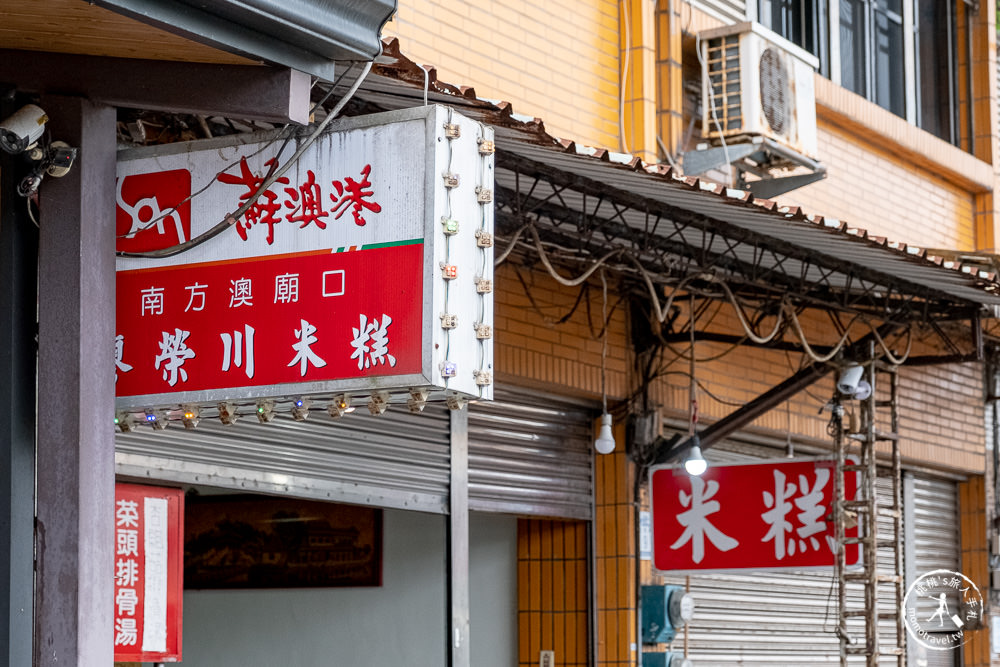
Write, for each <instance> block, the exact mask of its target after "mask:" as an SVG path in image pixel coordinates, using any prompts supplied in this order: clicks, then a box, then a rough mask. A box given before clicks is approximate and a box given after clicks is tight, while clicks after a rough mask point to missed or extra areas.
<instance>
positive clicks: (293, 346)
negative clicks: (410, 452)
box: [115, 107, 493, 410]
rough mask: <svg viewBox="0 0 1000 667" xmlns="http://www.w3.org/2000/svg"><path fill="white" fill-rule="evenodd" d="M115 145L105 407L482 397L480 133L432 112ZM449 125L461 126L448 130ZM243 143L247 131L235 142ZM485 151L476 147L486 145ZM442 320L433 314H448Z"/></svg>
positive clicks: (488, 208)
mask: <svg viewBox="0 0 1000 667" xmlns="http://www.w3.org/2000/svg"><path fill="white" fill-rule="evenodd" d="M332 127H333V128H334V129H333V131H330V132H328V133H326V134H324V135H323V136H321V137H320V138H319V139H317V141H316V142H315V144H313V145H312V146H311V147H310V148H309V149H308V150H306V151H305V152H304V153H303V154H302V155H301V156H299V157H298V158H295V159H294V161H293V154H294V153H295V152H296V149H297V148H298V146H299V145H300V143H301V142H302V141H303V139H302V138H301V137H300V138H299V139H297V140H293V141H291V142H289V143H288V145H287V146H284V149H283V150H282V146H283V139H282V138H276V137H275V136H269V137H268V138H266V140H264V139H263V138H262V137H261V136H260V135H245V136H239V137H229V138H225V139H219V140H209V141H199V142H191V143H187V144H171V145H167V146H160V147H151V148H142V149H135V150H130V151H124V152H123V154H122V156H121V157H120V159H119V164H118V181H117V187H118V193H117V197H118V213H117V215H118V233H119V246H118V249H119V250H120V251H129V252H136V251H143V250H150V249H156V248H163V247H170V246H174V245H176V244H178V243H181V242H184V241H187V240H190V239H192V238H196V237H198V236H199V235H200V234H202V233H203V232H205V231H206V230H208V229H210V228H211V227H213V226H214V225H216V224H217V223H219V222H220V221H223V220H226V219H227V217H230V216H231V215H232V213H233V212H234V211H236V210H237V208H239V207H240V206H241V205H242V204H244V203H245V202H247V201H248V199H249V197H250V196H251V194H252V193H253V192H254V191H255V190H256V189H257V188H258V187H259V186H260V184H261V183H262V182H263V180H264V178H265V176H266V175H267V173H268V171H269V170H270V169H271V168H272V167H276V166H285V165H286V164H289V163H291V167H290V169H289V170H288V171H287V172H286V173H284V174H283V175H282V176H281V177H280V178H278V180H277V181H276V182H275V183H274V184H273V185H272V186H271V187H269V188H268V189H267V190H266V191H265V192H264V193H263V195H262V196H261V197H260V198H259V199H257V200H256V202H255V203H254V204H253V205H252V206H251V207H250V209H249V210H248V211H247V212H246V213H245V214H244V215H243V216H241V217H240V218H239V219H238V220H233V219H232V218H230V220H231V225H230V227H229V228H228V229H226V230H225V231H224V232H223V233H222V234H220V235H219V236H217V237H215V238H212V239H210V240H208V241H207V242H205V243H203V244H201V245H197V246H195V247H193V248H192V249H190V250H187V251H185V252H183V253H181V254H179V255H176V256H173V257H168V258H160V259H148V258H119V261H118V284H117V289H118V296H117V305H118V317H117V331H116V334H117V337H116V344H115V359H116V369H115V371H116V387H117V395H118V407H119V408H133V409H139V410H143V409H150V408H155V407H166V408H173V407H177V406H179V405H183V404H198V403H211V402H214V401H222V400H231V399H243V398H259V397H298V396H305V395H316V394H322V393H334V392H352V391H354V392H370V391H374V390H380V391H382V390H404V391H405V390H409V389H411V388H426V389H427V390H428V391H431V392H437V393H438V394H439V395H443V394H445V393H460V394H462V395H465V396H474V397H477V398H491V397H492V370H493V369H492V359H493V344H492V343H493V341H492V326H493V308H492V306H493V299H492V278H493V248H492V232H493V211H492V188H493V172H492V169H493V156H492V131H491V130H490V129H489V128H486V127H484V126H482V125H480V124H479V123H476V122H473V121H471V120H469V119H467V118H464V117H462V116H460V115H459V114H457V113H454V112H452V111H450V110H448V109H445V108H443V107H424V108H420V109H409V110H404V111H398V112H391V113H386V114H376V115H372V116H366V117H362V118H357V119H345V120H342V121H338V122H337V123H335V124H334V125H333V126H332ZM456 128H457V129H456ZM248 137H249V138H248ZM483 147H489V148H483ZM446 316H447V317H446Z"/></svg>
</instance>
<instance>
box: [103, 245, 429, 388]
mask: <svg viewBox="0 0 1000 667" xmlns="http://www.w3.org/2000/svg"><path fill="white" fill-rule="evenodd" d="M422 262H423V244H422V243H419V242H417V243H412V244H402V245H392V246H389V247H378V248H365V249H361V250H354V251H345V252H334V253H331V252H330V251H328V250H327V251H320V252H314V253H300V254H295V255H277V256H271V257H266V258H255V259H254V260H253V261H228V262H216V263H205V264H199V265H182V266H167V267H160V268H155V269H137V270H132V271H119V272H118V298H117V302H118V334H117V343H116V364H117V366H116V389H117V394H118V396H135V395H141V394H161V393H166V392H170V391H201V390H209V389H224V388H229V387H264V386H270V385H278V384H286V383H293V382H308V381H322V380H336V379H343V378H359V377H365V376H370V375H379V376H392V375H407V374H414V373H419V372H420V370H421V368H420V363H421V340H422V338H421V336H422V331H421V307H422V304H423V285H422V284H421V279H420V276H421V266H422Z"/></svg>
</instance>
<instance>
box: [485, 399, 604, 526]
mask: <svg viewBox="0 0 1000 667" xmlns="http://www.w3.org/2000/svg"><path fill="white" fill-rule="evenodd" d="M594 416H595V411H594V410H592V409H589V408H587V407H586V406H581V405H579V404H574V403H571V402H568V401H564V400H560V399H556V398H553V397H550V396H547V395H543V394H539V393H532V392H529V391H527V390H518V389H513V388H506V389H502V388H499V387H498V388H497V390H496V392H495V394H494V400H493V401H492V402H488V401H483V402H481V403H473V404H470V405H469V508H470V509H472V510H478V511H484V512H505V513H510V514H520V515H535V516H549V517H557V518H563V519H584V520H589V519H591V518H592V517H593V454H592V443H593V437H594V436H593V422H594ZM619 444H621V443H619Z"/></svg>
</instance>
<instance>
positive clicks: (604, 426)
mask: <svg viewBox="0 0 1000 667" xmlns="http://www.w3.org/2000/svg"><path fill="white" fill-rule="evenodd" d="M594 449H595V450H597V453H598V454H610V453H611V452H613V451H615V436H614V434H613V433H612V432H611V415H609V414H608V413H607V412H605V413H604V414H602V415H601V430H600V431H598V433H597V440H595V441H594Z"/></svg>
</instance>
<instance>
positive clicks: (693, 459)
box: [684, 435, 708, 477]
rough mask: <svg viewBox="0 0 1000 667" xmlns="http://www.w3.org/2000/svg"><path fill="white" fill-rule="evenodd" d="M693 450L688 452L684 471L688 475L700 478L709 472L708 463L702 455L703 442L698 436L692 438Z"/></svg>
mask: <svg viewBox="0 0 1000 667" xmlns="http://www.w3.org/2000/svg"><path fill="white" fill-rule="evenodd" d="M691 442H692V443H693V444H692V445H691V449H690V450H688V455H687V458H685V459H684V470H686V471H687V474H689V475H694V476H695V477H700V476H701V475H703V474H704V473H705V471H706V470H708V461H706V460H705V457H704V456H702V455H701V441H700V440H699V439H698V436H697V435H693V436H691Z"/></svg>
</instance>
